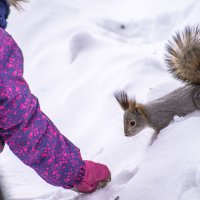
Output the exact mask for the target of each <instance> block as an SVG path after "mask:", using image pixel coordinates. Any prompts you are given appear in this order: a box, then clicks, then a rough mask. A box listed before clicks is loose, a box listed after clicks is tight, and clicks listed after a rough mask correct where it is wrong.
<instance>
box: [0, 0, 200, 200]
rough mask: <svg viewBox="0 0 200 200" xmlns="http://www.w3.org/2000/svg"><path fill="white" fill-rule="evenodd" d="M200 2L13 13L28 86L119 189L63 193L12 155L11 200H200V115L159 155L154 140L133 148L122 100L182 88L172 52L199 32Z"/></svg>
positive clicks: (92, 1) (166, 137) (162, 139)
mask: <svg viewBox="0 0 200 200" xmlns="http://www.w3.org/2000/svg"><path fill="white" fill-rule="evenodd" d="M199 9H200V2H199V1H198V0H191V1H187V0H174V1H164V0H151V1H148V0H140V1H136V0H84V1H83V0H73V1H71V0H55V1H53V0H33V1H30V3H29V4H24V11H23V12H21V13H19V12H17V11H15V10H12V13H11V16H10V18H9V25H8V32H10V33H11V34H12V35H13V37H14V38H15V40H16V41H17V42H18V44H19V46H20V47H21V48H22V51H23V53H24V57H25V78H26V80H27V82H28V83H29V85H30V88H31V90H32V92H33V93H34V94H35V95H36V96H37V97H38V98H39V100H40V103H41V107H42V109H43V111H44V112H45V113H46V114H47V115H48V116H49V117H50V118H51V119H52V120H53V122H54V123H55V124H56V125H57V127H58V128H59V129H60V131H61V132H62V133H63V134H64V135H65V136H67V137H68V138H69V139H70V140H71V141H72V142H74V143H75V144H76V145H77V146H78V147H79V148H80V149H81V152H82V156H83V158H84V159H91V160H94V161H97V162H102V163H105V164H107V165H108V166H109V168H110V169H111V171H112V182H111V183H110V184H109V185H108V186H107V187H106V188H104V189H102V190H99V191H97V192H95V193H93V194H90V195H80V194H77V193H75V192H73V191H70V190H65V189H62V188H57V187H53V186H51V185H49V184H47V183H45V182H44V181H43V180H42V179H41V178H40V177H39V176H37V174H36V173H35V172H34V171H33V170H32V169H30V168H28V167H27V166H25V165H24V164H23V163H21V161H19V160H18V159H17V158H16V157H15V156H14V155H13V154H12V152H11V151H10V150H9V148H8V147H6V149H5V150H4V152H3V153H2V154H1V155H0V169H1V176H2V177H3V180H4V181H3V183H4V188H5V191H6V195H7V199H8V200H73V199H75V200H114V199H115V198H116V197H117V198H116V199H120V200H133V199H134V200H199V199H200V156H199V153H200V133H199V129H200V123H199V120H200V113H199V112H195V113H192V114H191V115H189V116H186V117H185V118H178V117H176V118H175V119H174V122H173V123H171V124H170V125H169V126H168V127H167V128H165V129H163V130H162V131H161V132H160V135H159V136H158V138H157V140H156V141H155V142H154V143H153V145H151V146H149V145H148V144H149V141H150V139H151V137H152V130H148V129H147V130H145V131H143V132H141V133H140V134H139V135H137V136H135V137H131V138H126V137H124V135H123V111H122V110H121V109H120V107H119V105H118V104H117V102H116V100H115V99H114V97H113V93H114V92H115V91H116V90H119V89H124V90H126V91H127V92H128V94H130V95H131V96H136V98H137V100H138V101H140V102H146V101H149V100H152V99H155V98H158V97H160V96H162V95H164V94H166V93H168V92H170V91H172V90H173V89H175V88H177V87H179V86H180V85H182V83H180V82H178V81H176V80H174V79H173V78H172V77H171V76H170V75H169V74H168V72H167V68H166V65H165V63H164V61H163V54H164V43H165V42H166V41H167V39H169V38H170V36H171V34H172V33H174V31H175V30H177V29H182V28H183V27H184V26H185V25H186V24H190V25H191V24H197V23H199V21H200V17H199Z"/></svg>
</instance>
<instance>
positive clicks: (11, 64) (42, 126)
mask: <svg viewBox="0 0 200 200" xmlns="http://www.w3.org/2000/svg"><path fill="white" fill-rule="evenodd" d="M0 40H1V41H0V138H1V140H3V141H4V142H5V143H6V144H7V145H8V146H9V147H10V149H11V150H12V151H13V153H14V154H15V155H16V156H18V157H19V159H21V160H22V161H23V162H24V163H25V164H26V165H28V166H30V167H31V168H33V169H34V170H35V171H36V172H37V173H38V174H39V175H40V176H41V177H42V178H43V179H44V180H45V181H47V182H48V183H50V184H52V185H55V186H61V187H64V188H72V187H74V186H75V185H77V184H78V183H80V182H81V181H82V179H83V178H84V175H85V162H84V161H83V160H82V158H81V155H80V151H79V149H78V148H77V147H76V146H74V145H73V144H72V143H71V142H70V141H69V140H68V139H67V138H65V137H64V136H63V135H62V134H61V133H60V132H59V131H58V129H57V128H56V127H55V126H54V124H53V123H52V122H51V121H50V120H49V119H48V117H47V116H46V115H45V114H44V113H42V111H41V110H40V106H39V102H38V100H37V98H36V97H35V96H34V95H32V94H31V92H30V90H29V87H28V85H27V83H26V81H25V80H24V78H23V55H22V52H21V50H20V49H19V47H18V46H17V44H16V43H15V41H14V40H13V38H12V37H11V36H10V35H9V34H8V33H7V32H6V31H5V30H3V29H1V28H0Z"/></svg>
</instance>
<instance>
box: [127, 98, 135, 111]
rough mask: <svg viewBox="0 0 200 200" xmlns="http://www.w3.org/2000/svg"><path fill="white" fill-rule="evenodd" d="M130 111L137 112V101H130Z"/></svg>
mask: <svg viewBox="0 0 200 200" xmlns="http://www.w3.org/2000/svg"><path fill="white" fill-rule="evenodd" d="M129 110H130V111H132V112H135V111H136V100H135V99H131V100H130V101H129Z"/></svg>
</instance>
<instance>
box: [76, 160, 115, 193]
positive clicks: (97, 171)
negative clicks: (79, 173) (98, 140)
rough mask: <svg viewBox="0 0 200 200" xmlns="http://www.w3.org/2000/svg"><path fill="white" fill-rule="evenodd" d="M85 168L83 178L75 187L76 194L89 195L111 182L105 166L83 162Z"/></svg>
mask: <svg viewBox="0 0 200 200" xmlns="http://www.w3.org/2000/svg"><path fill="white" fill-rule="evenodd" d="M85 166H86V172H85V177H84V179H83V181H82V182H81V183H79V184H78V185H76V189H77V190H78V192H82V193H91V192H94V191H95V190H96V189H99V188H102V187H105V186H106V185H107V183H108V182H110V181H111V173H110V171H109V169H108V167H107V166H105V165H102V164H99V163H94V162H92V161H85Z"/></svg>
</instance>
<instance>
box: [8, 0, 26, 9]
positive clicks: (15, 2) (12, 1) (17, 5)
mask: <svg viewBox="0 0 200 200" xmlns="http://www.w3.org/2000/svg"><path fill="white" fill-rule="evenodd" d="M7 1H8V3H9V5H10V6H14V7H15V8H21V6H20V3H21V2H26V1H27V0H7Z"/></svg>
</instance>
